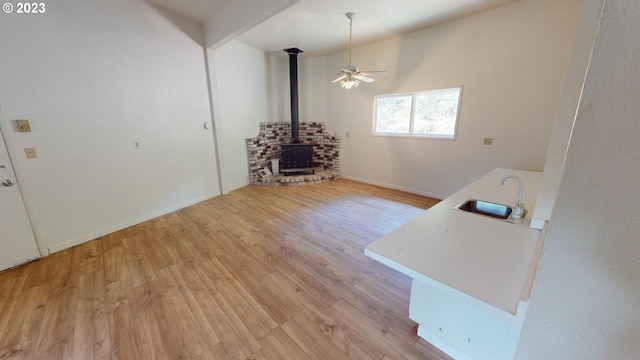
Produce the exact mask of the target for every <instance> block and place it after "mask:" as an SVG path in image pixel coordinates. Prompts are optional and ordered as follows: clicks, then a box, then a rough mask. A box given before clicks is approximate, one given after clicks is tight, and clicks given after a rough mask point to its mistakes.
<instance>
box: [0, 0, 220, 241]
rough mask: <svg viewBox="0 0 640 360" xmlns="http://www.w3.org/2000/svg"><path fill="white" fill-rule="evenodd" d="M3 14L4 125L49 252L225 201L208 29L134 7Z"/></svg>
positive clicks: (128, 3)
mask: <svg viewBox="0 0 640 360" xmlns="http://www.w3.org/2000/svg"><path fill="white" fill-rule="evenodd" d="M2 15H3V16H2V21H0V33H1V34H3V35H2V36H0V49H2V54H3V55H2V57H0V79H2V82H0V99H1V101H2V103H3V105H4V111H5V117H4V118H5V119H7V121H5V122H3V123H2V124H1V126H2V127H3V128H2V129H3V132H4V134H5V136H6V137H7V142H8V143H9V148H10V152H11V155H12V160H13V161H14V163H15V164H16V165H17V166H16V168H17V170H18V178H19V180H20V184H21V186H22V189H23V190H24V191H25V201H26V203H27V207H28V210H29V214H30V216H31V219H32V221H33V224H34V226H35V232H36V236H37V237H38V238H39V240H40V241H41V242H42V243H44V244H45V246H46V247H48V248H49V249H51V250H52V251H57V250H61V249H63V248H66V247H69V246H73V245H75V244H78V243H81V242H84V241H86V240H90V239H93V238H96V237H98V236H101V235H103V234H106V233H109V232H112V231H115V230H118V229H120V228H123V227H126V226H128V225H132V224H134V223H137V222H141V221H144V220H146V219H149V218H152V217H155V216H157V215H160V214H163V213H167V212H170V211H172V210H174V209H177V208H180V207H183V206H186V205H189V204H192V203H194V202H197V201H200V200H203V199H206V198H209V197H212V196H215V195H217V194H219V191H218V184H217V177H216V163H215V152H214V146H213V145H214V142H213V134H212V132H211V130H208V131H207V130H205V129H204V128H203V126H202V124H203V123H204V122H207V121H209V122H210V121H211V116H210V108H209V100H208V99H209V98H208V91H207V83H206V73H205V62H204V56H203V51H204V50H203V47H202V45H201V44H202V42H203V40H202V38H203V34H202V27H201V26H199V25H196V24H194V23H192V22H189V21H187V20H185V19H180V18H179V17H177V16H170V15H167V13H166V12H165V11H161V10H159V9H157V8H155V7H153V6H152V5H150V4H148V3H145V2H143V1H138V0H114V1H57V2H55V3H52V2H49V3H47V8H46V13H45V14H42V15H28V16H20V15H16V14H11V15H7V14H2ZM14 119H29V120H30V122H31V126H32V128H33V131H32V132H31V133H27V134H25V133H18V132H16V131H15V129H14V127H13V123H12V122H10V121H11V120H14ZM133 140H137V141H139V143H140V145H141V149H137V150H136V149H134V148H133V144H132V142H133ZM25 147H35V148H36V150H37V152H38V158H37V159H32V160H27V159H26V157H25V154H24V151H23V148H25Z"/></svg>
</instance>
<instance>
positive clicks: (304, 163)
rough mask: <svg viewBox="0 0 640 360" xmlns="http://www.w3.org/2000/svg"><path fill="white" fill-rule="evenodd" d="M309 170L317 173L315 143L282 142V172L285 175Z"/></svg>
mask: <svg viewBox="0 0 640 360" xmlns="http://www.w3.org/2000/svg"><path fill="white" fill-rule="evenodd" d="M309 171H310V172H312V173H315V171H314V167H313V144H301V143H298V144H282V172H283V173H284V175H285V176H286V175H290V174H291V173H298V172H309Z"/></svg>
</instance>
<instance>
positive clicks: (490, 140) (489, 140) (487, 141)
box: [482, 138, 493, 145]
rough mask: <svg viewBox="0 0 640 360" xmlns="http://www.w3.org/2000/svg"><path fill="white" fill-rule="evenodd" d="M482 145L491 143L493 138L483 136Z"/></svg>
mask: <svg viewBox="0 0 640 360" xmlns="http://www.w3.org/2000/svg"><path fill="white" fill-rule="evenodd" d="M482 144H483V145H491V144H493V138H484V142H483V143H482Z"/></svg>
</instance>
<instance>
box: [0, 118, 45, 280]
mask: <svg viewBox="0 0 640 360" xmlns="http://www.w3.org/2000/svg"><path fill="white" fill-rule="evenodd" d="M37 257H40V252H39V251H38V246H37V244H36V239H35V236H34V235H33V229H31V222H30V221H29V217H28V216H27V210H26V209H25V207H24V201H23V200H22V195H21V194H20V188H19V187H18V182H17V181H16V175H15V173H14V171H13V167H12V166H11V159H10V158H9V153H8V152H7V146H6V144H5V142H4V137H3V136H2V131H0V271H1V270H4V269H8V268H10V267H13V266H15V265H19V264H22V263H24V262H27V261H29V260H31V259H34V258H37Z"/></svg>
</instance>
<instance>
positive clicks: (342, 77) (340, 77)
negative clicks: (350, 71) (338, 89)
mask: <svg viewBox="0 0 640 360" xmlns="http://www.w3.org/2000/svg"><path fill="white" fill-rule="evenodd" d="M346 77H347V75H340V76H339V77H338V78H337V79H335V80H333V81H332V82H331V83H332V84H333V83H337V82H338V81H340V80H342V79H345V78H346Z"/></svg>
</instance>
